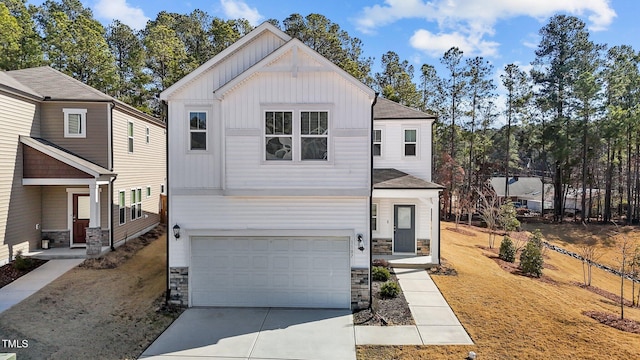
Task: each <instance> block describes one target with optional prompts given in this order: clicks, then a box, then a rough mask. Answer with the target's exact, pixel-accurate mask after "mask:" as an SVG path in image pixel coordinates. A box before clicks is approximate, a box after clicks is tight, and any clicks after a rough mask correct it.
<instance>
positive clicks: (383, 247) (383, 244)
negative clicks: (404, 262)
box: [371, 239, 393, 255]
mask: <svg viewBox="0 0 640 360" xmlns="http://www.w3.org/2000/svg"><path fill="white" fill-rule="evenodd" d="M392 251H393V240H391V239H373V240H372V242H371V252H372V253H373V255H391V254H392Z"/></svg>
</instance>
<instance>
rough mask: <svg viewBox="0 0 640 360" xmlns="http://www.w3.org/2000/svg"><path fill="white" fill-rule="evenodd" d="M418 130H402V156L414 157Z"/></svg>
mask: <svg viewBox="0 0 640 360" xmlns="http://www.w3.org/2000/svg"><path fill="white" fill-rule="evenodd" d="M417 135H418V130H416V129H405V130H404V156H416V154H417V147H418V140H417V139H418V136H417Z"/></svg>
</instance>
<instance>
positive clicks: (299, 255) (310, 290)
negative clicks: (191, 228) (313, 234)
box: [189, 237, 351, 308]
mask: <svg viewBox="0 0 640 360" xmlns="http://www.w3.org/2000/svg"><path fill="white" fill-rule="evenodd" d="M189 277H190V278H191V284H190V287H191V304H192V305H193V306H245V307H246V306H250V307H313V308H349V307H350V305H351V270H350V264H349V238H346V237H323V238H290V237H288V238H281V237H269V238H266V237H254V238H220V237H192V238H191V271H190V276H189Z"/></svg>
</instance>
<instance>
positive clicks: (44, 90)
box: [5, 66, 113, 101]
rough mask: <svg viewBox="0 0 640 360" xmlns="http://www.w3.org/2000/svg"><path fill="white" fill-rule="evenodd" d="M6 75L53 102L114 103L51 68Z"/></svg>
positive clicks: (31, 69)
mask: <svg viewBox="0 0 640 360" xmlns="http://www.w3.org/2000/svg"><path fill="white" fill-rule="evenodd" d="M5 74H7V75H9V76H10V77H12V78H13V79H15V80H17V81H18V82H19V83H21V84H22V85H23V86H27V87H29V88H31V89H33V90H34V91H35V92H37V93H38V94H40V95H41V96H42V97H48V98H50V99H51V100H81V101H112V100H113V98H112V97H111V96H109V95H107V94H104V93H102V92H100V91H98V90H96V89H94V88H92V87H91V86H89V85H86V84H83V83H82V82H80V81H78V80H76V79H74V78H72V77H70V76H68V75H65V74H63V73H61V72H60V71H58V70H55V69H53V68H51V67H49V66H41V67H36V68H30V69H22V70H12V71H7V72H5Z"/></svg>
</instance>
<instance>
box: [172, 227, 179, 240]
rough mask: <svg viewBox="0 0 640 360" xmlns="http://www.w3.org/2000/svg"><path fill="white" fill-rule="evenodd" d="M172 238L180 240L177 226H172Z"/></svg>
mask: <svg viewBox="0 0 640 360" xmlns="http://www.w3.org/2000/svg"><path fill="white" fill-rule="evenodd" d="M173 237H174V238H176V239H180V226H178V224H175V225H173Z"/></svg>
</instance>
